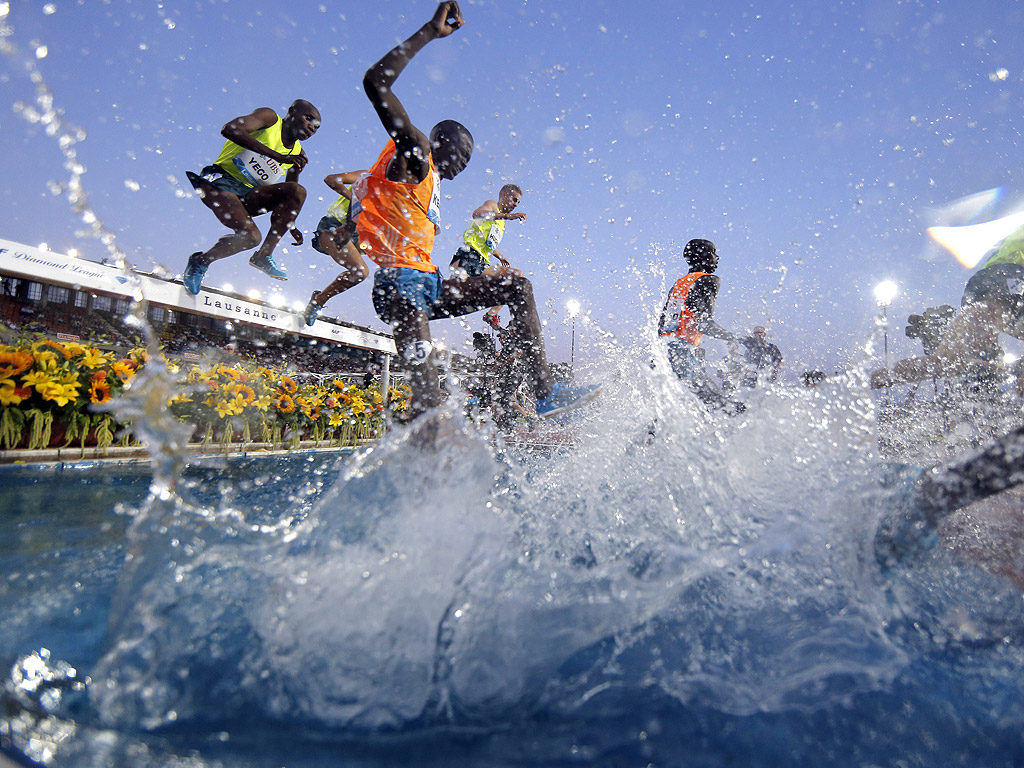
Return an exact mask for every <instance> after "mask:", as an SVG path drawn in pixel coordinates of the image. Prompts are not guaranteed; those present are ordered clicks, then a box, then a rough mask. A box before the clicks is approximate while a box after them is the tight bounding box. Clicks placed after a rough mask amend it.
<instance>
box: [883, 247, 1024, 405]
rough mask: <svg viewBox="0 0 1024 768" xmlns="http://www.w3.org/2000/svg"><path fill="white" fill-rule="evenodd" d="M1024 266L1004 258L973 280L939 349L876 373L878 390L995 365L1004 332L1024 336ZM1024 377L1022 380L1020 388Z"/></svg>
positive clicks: (968, 285)
mask: <svg viewBox="0 0 1024 768" xmlns="http://www.w3.org/2000/svg"><path fill="white" fill-rule="evenodd" d="M1022 294H1024V267H1022V266H1021V265H1020V264H1016V263H1013V262H1000V263H996V264H994V265H992V266H986V267H985V268H984V269H982V270H980V271H978V272H976V273H975V274H974V275H973V276H972V277H971V279H970V280H968V281H967V287H966V288H964V295H963V298H962V300H961V303H960V311H959V312H958V313H957V314H956V316H955V317H954V318H953V319H952V321H951V322H950V323H949V327H948V328H947V329H946V331H945V333H944V334H943V336H942V341H941V342H939V345H938V347H936V349H935V351H934V353H933V354H930V355H925V356H924V357H910V358H907V359H905V360H900V361H899V362H897V363H896V364H895V365H893V367H892V370H891V371H890V370H888V369H886V368H881V369H879V370H877V371H875V372H874V373H872V374H871V386H872V388H874V389H880V388H882V387H891V386H893V385H894V384H902V383H907V382H915V381H922V380H924V379H932V378H938V377H942V376H949V375H951V374H955V373H959V372H960V371H962V370H963V369H964V368H966V367H967V366H968V365H971V364H972V363H981V364H983V365H989V366H992V367H998V366H1001V365H1002V360H1001V359H999V358H1000V357H1001V355H999V350H1000V349H1001V348H1000V346H999V334H1000V333H1005V334H1007V335H1008V336H1012V337H1014V338H1015V339H1021V340H1024V295H1022ZM1020 389H1021V382H1020V381H1018V391H1020Z"/></svg>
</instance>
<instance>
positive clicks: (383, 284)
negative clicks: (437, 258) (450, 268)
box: [372, 267, 441, 323]
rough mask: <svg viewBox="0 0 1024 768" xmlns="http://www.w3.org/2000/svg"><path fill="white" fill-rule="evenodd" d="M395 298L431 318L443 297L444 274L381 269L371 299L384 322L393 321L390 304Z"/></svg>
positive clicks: (401, 269)
mask: <svg viewBox="0 0 1024 768" xmlns="http://www.w3.org/2000/svg"><path fill="white" fill-rule="evenodd" d="M396 295H397V296H400V297H401V298H403V299H405V301H406V302H408V303H409V304H411V305H412V306H413V307H415V308H416V309H419V310H421V311H423V312H426V313H427V315H428V316H430V315H432V314H433V311H434V306H435V305H436V304H437V302H438V301H439V300H440V298H441V273H440V272H437V271H436V270H435V271H434V272H421V271H420V270H418V269H409V268H408V267H381V268H380V269H378V270H377V274H375V275H374V276H373V292H372V296H373V309H374V311H375V312H376V313H377V317H379V318H380V319H381V320H383V321H384V322H385V323H390V322H391V301H392V299H393V298H394V297H395V296H396Z"/></svg>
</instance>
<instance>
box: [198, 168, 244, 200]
mask: <svg viewBox="0 0 1024 768" xmlns="http://www.w3.org/2000/svg"><path fill="white" fill-rule="evenodd" d="M185 175H186V176H187V177H188V180H189V182H190V183H191V184H192V186H193V187H195V188H196V189H198V188H199V187H198V184H197V182H198V181H199V180H200V179H202V180H203V181H205V182H206V183H207V184H209V185H210V186H212V187H214V188H215V189H220V190H223V191H224V192H230V193H231V194H233V195H235V196H237V197H238V199H239V200H241V199H242V198H243V197H245V196H246V195H248V194H249V193H250V192H252V191H253V190H254V189H256V187H250V186H249V185H248V184H243V183H242V182H240V181H239V180H238V179H236V178H235V177H234V176H232V175H231V174H230V173H228V172H227V171H225V170H224V169H223V168H221V167H220V166H219V165H208V166H206V167H205V168H203V170H201V171H200V172H199V173H198V174H195V173H192V171H186V172H185Z"/></svg>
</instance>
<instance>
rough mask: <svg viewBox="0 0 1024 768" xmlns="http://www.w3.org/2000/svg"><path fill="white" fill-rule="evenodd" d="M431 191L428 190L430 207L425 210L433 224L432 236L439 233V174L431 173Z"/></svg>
mask: <svg viewBox="0 0 1024 768" xmlns="http://www.w3.org/2000/svg"><path fill="white" fill-rule="evenodd" d="M431 175H432V179H431V180H432V181H433V185H432V186H433V189H432V190H430V207H429V208H427V218H428V219H430V221H431V222H433V224H434V234H437V233H438V232H440V231H441V174H439V173H438V172H437V171H432V172H431Z"/></svg>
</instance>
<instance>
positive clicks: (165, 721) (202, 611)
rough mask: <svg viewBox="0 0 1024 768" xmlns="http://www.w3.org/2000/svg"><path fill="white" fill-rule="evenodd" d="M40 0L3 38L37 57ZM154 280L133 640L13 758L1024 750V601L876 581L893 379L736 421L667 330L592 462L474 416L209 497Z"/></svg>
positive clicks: (129, 602) (612, 417)
mask: <svg viewBox="0 0 1024 768" xmlns="http://www.w3.org/2000/svg"><path fill="white" fill-rule="evenodd" d="M8 15H9V6H8V5H7V4H5V3H3V4H0V52H3V53H4V54H5V55H7V56H10V57H15V58H16V57H18V56H19V54H18V52H17V50H16V49H15V48H14V46H13V44H12V43H11V32H10V27H9V25H8V23H7V17H8ZM24 65H25V67H26V69H27V71H28V72H29V76H30V78H31V80H32V82H33V83H34V84H35V87H36V102H35V106H31V107H30V106H27V105H21V107H20V109H19V111H20V113H21V114H22V116H23V117H25V118H26V119H28V120H30V121H32V122H37V123H39V124H41V125H44V126H45V127H46V130H47V132H48V133H49V134H50V135H52V136H53V137H54V138H55V140H56V141H57V142H58V146H59V147H60V150H61V152H62V153H63V154H64V157H65V168H66V169H67V170H68V172H69V174H70V178H69V180H68V181H67V182H66V183H64V184H62V185H61V190H62V192H63V193H64V194H65V195H66V197H67V199H68V201H69V203H70V205H71V207H72V209H73V211H74V212H75V213H76V215H78V216H80V217H81V218H82V220H83V221H84V222H85V223H86V224H87V225H88V227H89V229H90V232H91V233H92V235H93V236H94V237H97V238H98V239H100V240H101V242H103V243H104V245H105V246H106V247H107V248H108V249H109V250H110V251H111V253H112V254H113V255H114V256H115V258H116V259H117V262H118V264H119V265H120V266H121V268H122V269H123V270H124V271H125V273H126V275H127V276H129V277H133V275H132V271H131V267H130V265H129V264H128V262H127V259H126V257H125V255H124V254H123V253H121V252H120V250H119V249H118V248H117V246H116V242H115V238H114V236H113V234H112V233H111V232H110V231H109V230H108V229H107V228H106V227H105V226H104V225H103V224H102V222H101V221H100V220H99V218H98V217H97V216H96V215H95V213H94V212H93V211H92V209H91V207H90V206H89V203H88V198H87V196H86V195H85V193H84V187H83V185H82V178H83V175H84V173H85V169H84V167H82V166H81V164H80V163H79V162H78V160H77V155H76V151H75V147H76V144H77V143H78V142H80V141H82V140H84V138H85V134H84V132H82V131H80V130H79V129H77V128H75V127H73V126H71V125H70V124H68V123H66V122H65V121H64V119H63V117H62V116H61V114H60V112H59V110H57V109H56V108H55V107H54V104H53V98H52V94H51V93H50V91H49V89H48V88H47V87H46V84H45V82H44V81H43V78H42V77H41V75H40V74H39V70H38V68H37V67H35V65H34V63H33V62H32V61H31V60H28V59H26V60H25V61H24ZM780 272H781V273H780V276H779V284H780V285H781V283H782V281H783V280H784V278H785V270H784V269H783V270H781V271H780ZM637 274H638V275H639V274H640V271H639V270H638V271H637ZM657 277H658V275H655V278H657ZM660 277H661V279H662V282H664V275H661V276H660ZM638 282H640V283H641V284H643V280H642V279H640V280H638ZM133 285H134V286H135V289H134V291H135V292H134V297H135V301H136V303H135V305H134V306H133V315H134V317H135V318H136V319H137V320H138V323H139V327H140V328H142V329H143V332H144V333H145V334H146V338H147V342H148V346H149V352H150V362H149V364H148V365H147V367H146V369H145V371H146V374H145V375H140V376H139V377H137V379H136V383H135V384H134V386H133V387H132V388H131V390H129V392H128V394H127V396H126V398H125V399H124V400H123V402H122V403H121V404H120V405H118V406H117V409H118V410H117V413H118V415H119V416H120V417H122V418H127V419H131V420H132V421H134V422H135V424H136V426H137V428H138V429H139V430H140V431H139V434H141V435H142V436H143V437H144V439H145V440H146V442H147V445H148V446H149V447H150V450H151V452H152V453H153V454H154V456H155V457H157V462H156V468H155V479H154V483H153V484H152V489H153V492H152V493H151V494H150V495H149V497H148V498H147V499H146V500H145V501H143V502H142V503H141V505H140V507H139V508H138V509H137V510H135V511H134V512H133V514H132V515H131V522H130V525H128V527H127V531H125V532H124V535H123V540H120V541H118V543H117V544H116V545H112V549H110V550H104V552H105V553H106V554H107V555H108V557H110V558H111V559H117V558H115V556H118V555H123V556H124V564H123V566H122V565H120V560H118V565H117V567H113V566H108V570H109V571H111V572H113V573H115V576H112V577H110V579H109V582H110V584H111V586H110V587H109V590H108V591H107V592H104V593H103V594H102V596H101V597H99V598H97V600H96V602H97V604H98V605H99V606H101V607H94V609H93V611H92V614H93V621H94V623H97V624H105V625H106V635H105V639H104V640H103V641H102V643H97V644H98V645H99V646H100V647H101V650H100V651H99V652H97V653H96V654H93V655H90V654H88V653H87V652H84V651H83V652H82V655H83V658H82V659H81V660H78V659H73V660H72V661H61V660H59V659H56V658H54V657H53V656H52V655H51V654H50V652H48V651H45V649H44V650H38V651H32V652H27V649H21V650H19V653H22V655H21V657H20V658H19V659H18V660H17V661H16V662H15V663H14V664H13V665H12V672H11V674H10V676H9V679H8V680H7V681H6V682H5V693H4V699H3V702H2V703H3V705H4V706H3V712H4V714H3V715H2V716H0V745H2V746H3V748H4V749H6V750H12V749H13V750H16V751H17V753H18V754H19V756H23V757H25V758H27V759H30V760H33V761H35V762H37V763H41V764H67V765H111V764H148V765H168V766H170V765H183V764H185V765H194V766H196V767H197V768H200V767H201V766H213V765H230V766H250V765H251V766H270V765H277V764H283V763H285V762H288V763H295V762H296V761H299V762H302V763H303V764H308V765H336V764H339V761H341V762H343V764H353V765H354V764H360V765H370V764H379V765H395V764H407V762H408V760H409V751H410V748H412V752H413V753H414V754H416V755H417V756H419V757H421V759H419V760H417V762H418V763H420V764H423V765H448V764H451V762H454V761H456V760H457V761H458V762H459V763H460V764H463V765H480V766H485V765H495V764H530V765H545V764H547V765H565V764H577V763H579V764H600V765H611V764H646V763H654V762H658V763H660V764H669V765H686V764H703V765H728V764H735V763H737V762H745V763H746V764H749V765H776V766H777V765H801V764H803V765H806V764H830V765H833V764H835V765H863V764H883V763H887V762H891V759H892V757H893V756H894V755H897V754H902V755H906V754H908V753H909V763H910V764H925V763H928V764H931V765H940V764H943V763H944V761H948V762H949V763H950V764H952V763H954V762H956V761H960V762H964V761H965V760H964V759H962V758H966V759H973V760H974V761H975V762H977V763H978V764H982V763H984V764H993V765H994V764H997V762H996V761H995V760H994V759H988V758H994V757H997V756H998V758H999V759H1003V760H1004V761H1006V762H1005V764H1007V765H1011V764H1013V763H1014V762H1015V761H1017V762H1019V761H1018V760H1017V758H1020V757H1021V756H1022V753H1024V750H1022V747H1021V742H1020V738H1019V731H1020V728H1019V725H1020V723H1021V722H1024V705H1022V704H1021V702H1022V701H1024V696H1022V695H1021V694H1022V693H1024V691H1022V690H1021V687H1020V684H1019V683H1018V682H1016V681H1017V680H1019V677H1020V676H1019V667H1020V663H1021V662H1022V661H1024V658H1022V654H1021V647H1020V641H1021V637H1022V633H1021V628H1022V627H1024V610H1022V606H1021V605H1020V595H1019V592H1018V591H1017V590H1015V589H1014V588H1013V587H1011V586H1009V585H1008V584H1007V583H1005V582H1002V581H1000V580H999V579H995V578H993V577H991V576H989V575H988V574H987V573H985V572H984V571H981V570H980V569H977V568H974V567H972V566H970V565H963V566H951V565H950V563H949V561H948V559H945V558H944V554H943V553H942V552H933V553H932V554H931V555H930V556H926V557H925V558H924V562H922V563H921V564H920V565H919V566H918V567H917V568H916V569H911V570H908V571H907V572H903V573H899V574H896V575H895V576H893V577H890V578H889V579H888V580H886V579H885V578H883V577H882V575H880V574H879V573H878V570H877V567H876V565H875V557H874V553H873V552H872V551H871V541H872V534H873V532H874V530H875V528H876V524H877V522H878V519H879V517H880V515H881V514H882V513H883V512H884V511H885V509H886V505H887V504H890V503H891V500H888V499H886V498H885V497H884V495H881V494H880V492H879V491H878V490H877V475H878V470H879V461H878V458H877V456H876V454H875V447H874V446H875V436H874V414H873V405H872V402H871V400H870V399H869V397H868V395H867V394H866V392H865V390H864V385H863V380H862V378H863V377H860V376H858V375H856V374H855V375H851V376H850V377H849V379H839V380H833V381H832V382H831V383H829V384H828V385H826V386H823V387H819V388H817V389H815V390H785V389H779V390H774V391H762V392H756V393H752V394H751V396H750V399H749V403H748V405H749V406H750V407H749V408H748V411H747V412H746V413H745V414H744V415H743V416H742V417H741V418H736V419H729V418H727V417H725V416H720V415H708V414H707V413H706V412H704V411H703V410H702V409H701V408H700V407H699V405H698V404H697V403H696V401H695V400H694V398H693V397H692V395H691V393H689V391H688V390H686V389H685V387H684V386H683V385H681V384H680V382H678V381H677V380H676V379H675V378H674V376H672V374H671V373H670V371H669V367H668V363H667V360H666V359H665V357H664V352H663V350H659V349H658V348H657V346H656V345H655V344H654V343H653V338H652V336H651V335H650V333H651V332H650V331H647V332H645V333H646V334H647V335H645V334H639V338H638V339H636V340H635V341H634V342H633V343H628V342H626V343H624V342H622V341H619V340H617V339H616V337H615V336H614V335H613V334H612V333H610V332H604V331H602V330H601V329H595V331H594V332H595V335H596V337H597V338H599V339H601V345H602V348H603V352H604V355H603V357H604V359H605V360H606V361H607V362H606V363H605V364H604V368H603V370H601V371H595V374H597V375H598V377H599V378H602V379H603V380H604V381H605V382H606V384H605V390H604V394H603V396H602V399H601V400H600V401H599V402H598V403H597V404H596V405H595V406H593V408H592V409H591V410H590V411H589V412H588V414H587V415H586V416H585V417H583V418H580V419H578V420H577V421H576V422H574V423H573V424H572V425H571V426H568V427H566V429H567V430H568V431H569V432H570V433H571V434H572V438H573V440H572V442H573V447H571V448H570V449H568V450H564V451H558V452H554V453H552V454H550V455H530V454H527V455H521V454H519V453H517V452H516V451H514V450H511V449H507V448H505V447H503V446H502V444H501V441H500V440H499V441H497V447H495V445H494V444H493V443H492V441H491V440H490V439H489V438H490V435H489V434H487V433H486V432H485V431H481V430H479V429H477V428H476V427H474V426H473V425H471V424H468V423H466V422H465V421H464V420H463V419H462V418H461V417H460V416H459V415H458V414H456V413H454V412H450V411H445V412H442V413H439V414H436V415H435V416H434V417H433V420H424V421H421V422H420V423H418V424H416V425H414V426H413V427H412V428H409V429H396V430H395V431H393V432H392V433H391V434H390V435H389V436H388V437H387V438H385V439H384V440H383V441H382V442H380V443H379V444H378V445H375V446H373V447H371V448H366V449H363V450H362V451H360V452H359V453H358V454H357V455H355V456H353V457H352V458H350V459H349V460H348V461H347V462H345V463H344V464H343V465H342V466H340V467H339V468H333V469H330V470H321V469H318V470H316V477H313V475H314V473H313V472H312V470H310V469H306V468H304V467H301V466H300V468H299V469H294V467H293V468H291V469H286V468H285V461H284V460H281V462H280V463H279V464H275V466H274V469H272V470H270V471H269V472H267V473H265V474H260V473H259V472H256V471H255V470H254V474H253V477H251V478H250V479H249V480H247V482H249V483H250V485H251V486H252V488H251V489H250V493H249V494H247V495H240V496H239V498H236V499H229V498H227V496H226V495H225V496H223V497H221V498H219V499H218V500H215V501H210V500H209V498H208V497H209V493H208V492H207V493H206V494H205V495H206V498H202V496H203V494H202V493H200V492H201V491H208V489H206V488H204V487H203V486H202V485H199V486H193V485H192V484H190V483H189V482H178V481H179V478H182V477H183V476H184V475H185V474H186V472H185V470H184V461H183V459H182V452H181V447H182V442H183V440H184V436H183V435H182V434H181V433H180V431H179V429H178V427H177V426H176V425H174V424H171V423H169V422H167V421H164V420H163V415H164V414H165V411H164V409H163V408H162V404H163V403H164V402H166V400H167V398H168V396H169V391H170V390H169V387H170V383H171V382H172V380H173V375H172V374H171V373H170V372H169V371H168V370H167V368H166V366H165V364H164V363H163V361H162V360H161V359H160V356H159V352H158V350H157V347H156V343H155V339H154V337H153V334H152V333H151V332H150V331H149V329H148V327H147V326H146V324H145V322H144V315H145V310H144V297H142V296H141V293H140V292H139V290H138V287H137V286H138V284H137V283H133ZM655 295H660V294H657V293H656V292H654V291H650V292H648V293H647V296H648V298H649V299H650V301H651V302H652V306H651V307H650V308H649V309H650V312H649V314H650V315H651V316H654V315H655V313H656V311H657V309H658V307H657V306H654V305H653V299H651V298H650V297H653V296H655ZM652 360H653V365H652ZM428 430H429V432H430V439H429V440H428V439H427V436H426V433H427V432H428ZM425 443H427V444H428V445H429V447H425V445H424V444H425ZM289 466H290V465H289ZM268 478H269V479H268ZM216 480H217V473H216V472H213V473H212V474H210V475H206V476H204V482H205V483H210V484H216ZM271 486H276V487H277V488H278V490H273V489H272V488H271ZM292 486H294V487H292ZM307 486H308V487H312V488H313V491H312V492H311V493H310V494H309V498H310V499H312V501H311V502H310V503H308V504H306V503H299V501H298V498H297V494H296V492H295V488H298V487H307ZM281 487H284V488H285V489H286V490H285V491H281V490H280V488H281ZM229 502H230V503H229ZM257 508H258V509H257ZM297 509H300V511H297ZM90 554H91V553H90ZM929 558H930V559H929ZM95 568H96V564H95V562H93V561H92V560H89V562H88V563H87V564H85V565H83V566H82V569H81V571H82V573H88V574H91V573H92V572H93V571H94V570H95ZM81 575H82V574H81V573H70V572H69V573H68V574H67V578H66V579H65V578H63V577H64V574H63V573H62V574H61V579H59V580H58V581H59V582H63V581H71V582H74V581H75V579H77V578H81ZM15 576H17V574H15ZM18 578H21V577H20V576H18ZM40 578H42V577H40ZM22 580H24V579H22ZM15 581H17V578H16V579H15ZM34 597H35V598H36V599H37V600H38V602H40V603H45V602H46V600H45V599H44V598H43V596H35V595H34ZM31 602H32V607H31V609H24V610H23V612H24V613H26V614H31V615H33V616H34V615H36V613H40V612H41V613H44V614H45V611H46V610H47V608H46V606H42V605H38V604H36V601H35V600H33V601H31ZM50 610H52V612H53V615H54V616H55V617H63V614H61V612H60V610H59V606H58V607H54V608H52V609H50ZM33 612H35V613H33ZM97 617H98V618H97ZM8 620H9V621H14V622H15V623H20V622H22V621H25V619H24V616H22V615H19V614H18V613H17V611H11V612H10V613H9V615H8ZM53 623H54V624H57V623H59V621H58V619H57V618H55V619H53ZM93 631H95V630H94V628H93ZM85 645H87V644H85ZM80 670H82V671H84V672H87V673H88V677H86V676H84V675H83V672H82V671H80ZM808 744H811V745H812V746H811V747H809V746H808ZM410 745H412V747H410ZM828 755H838V756H839V757H826V756H828Z"/></svg>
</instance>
